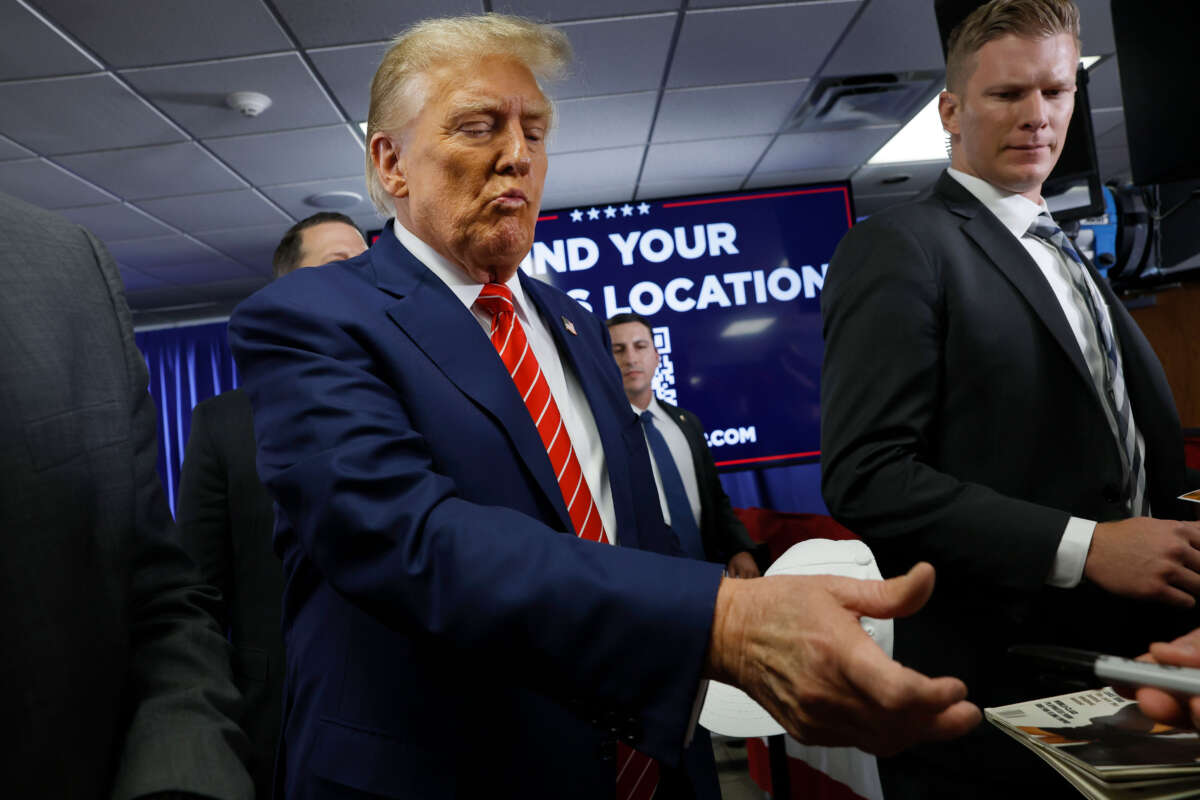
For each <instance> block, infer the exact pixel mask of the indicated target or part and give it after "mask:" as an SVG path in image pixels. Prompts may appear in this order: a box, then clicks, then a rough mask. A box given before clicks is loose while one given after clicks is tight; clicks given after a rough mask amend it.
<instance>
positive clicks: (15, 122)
mask: <svg viewBox="0 0 1200 800" xmlns="http://www.w3.org/2000/svg"><path fill="white" fill-rule="evenodd" d="M0 133H3V134H4V135H5V136H7V137H9V138H10V139H13V140H15V141H17V142H19V143H20V144H23V145H25V146H26V147H28V148H30V149H31V150H34V151H36V152H38V153H40V154H42V155H61V154H63V153H83V152H87V151H89V150H112V149H115V148H118V147H137V146H139V145H144V144H161V143H163V142H177V141H180V140H182V139H183V138H184V137H183V135H182V134H180V133H179V132H178V131H177V130H176V129H175V128H174V127H172V126H171V125H170V124H169V123H168V122H167V121H166V120H164V119H163V118H162V117H161V116H160V115H159V114H157V113H156V112H155V111H154V110H153V109H151V108H150V107H149V106H147V105H146V104H145V102H144V101H142V100H141V99H140V98H138V97H137V95H135V94H133V93H132V92H130V91H129V90H128V89H126V88H125V87H124V86H122V85H121V84H120V83H118V82H117V80H116V79H115V78H113V77H112V76H111V75H85V76H83V77H78V78H52V79H48V80H36V81H21V82H17V83H6V84H0Z"/></svg>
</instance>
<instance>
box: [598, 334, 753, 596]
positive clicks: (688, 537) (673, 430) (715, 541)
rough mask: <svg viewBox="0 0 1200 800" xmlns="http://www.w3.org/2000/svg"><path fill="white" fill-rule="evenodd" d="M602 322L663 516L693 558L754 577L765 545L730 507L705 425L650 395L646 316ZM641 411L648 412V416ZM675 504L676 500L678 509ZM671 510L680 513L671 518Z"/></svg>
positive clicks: (654, 363)
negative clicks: (642, 437) (667, 460)
mask: <svg viewBox="0 0 1200 800" xmlns="http://www.w3.org/2000/svg"><path fill="white" fill-rule="evenodd" d="M607 325H608V334H609V336H610V337H611V338H612V352H613V358H615V359H616V361H617V367H619V368H620V370H621V382H622V384H623V385H624V387H625V396H626V397H628V398H629V403H630V405H632V406H633V409H634V412H635V413H637V414H638V415H639V416H640V417H641V419H642V425H643V428H645V429H646V435H647V441H648V442H649V445H650V455H651V460H652V462H653V463H654V478H655V484H656V485H657V488H658V500H659V503H660V505H661V506H662V510H663V518H664V519H665V520H666V521H667V524H668V525H670V526H671V528H672V529H673V530H674V531H675V535H676V536H678V537H679V541H680V544H681V545H682V546H683V549H684V551H685V552H686V553H687V554H688V555H689V556H691V557H692V558H698V559H701V560H702V561H712V562H715V563H717V564H724V565H725V569H726V571H727V572H728V573H729V575H730V577H733V578H757V577H758V576H759V575H760V574H762V573H761V569H760V565H759V564H758V563H757V562H756V561H755V558H756V556H757V554H759V553H763V552H764V550H763V548H762V547H761V546H760V545H758V544H756V543H755V542H754V540H753V539H751V538H750V534H749V533H747V532H746V526H744V525H742V523H741V522H740V521H739V520H738V518H737V516H735V515H734V513H733V506H732V505H730V502H729V496H728V495H726V494H725V490H724V489H723V488H722V487H721V481H720V479H719V478H718V477H717V467H716V464H714V463H713V457H712V453H711V452H710V451H709V449H708V445H707V444H706V443H705V441H704V426H703V425H702V424H701V423H700V419H699V418H698V417H697V416H696V415H695V414H693V413H691V412H690V411H685V410H684V409H682V408H677V407H675V406H673V405H671V404H670V403H667V402H665V401H663V400H660V399H658V398H657V397H655V396H654V391H653V390H652V388H651V384H652V383H653V380H654V371H655V370H656V369H657V368H658V361H659V356H658V350H657V349H656V348H655V346H654V334H653V332H652V331H651V329H650V322H649V320H647V319H646V318H645V317H643V316H641V315H640V314H634V313H624V314H617V315H616V316H614V317H611V318H610V319H609V320H608V322H607ZM646 414H650V415H651V419H650V420H647V418H646ZM651 426H653V427H654V429H655V431H656V433H657V434H658V436H660V437H661V438H662V439H663V440H664V443H665V445H666V447H667V448H668V449H669V452H670V454H671V456H672V464H671V466H670V469H672V470H673V472H674V474H673V475H668V479H667V480H664V478H663V477H662V471H663V465H661V464H659V463H658V460H659V459H658V452H659V451H658V450H657V449H656V444H655V441H654V440H653V439H651V438H650V437H651V436H652V435H653V434H651V433H650V431H649V428H650V427H651ZM676 480H678V481H680V482H681V483H682V488H683V490H684V496H683V497H682V498H681V500H682V501H683V502H680V501H676V503H672V502H671V501H672V499H673V495H675V492H674V491H671V492H668V491H667V490H666V484H668V483H670V484H674V483H675V481H676ZM675 505H679V506H680V508H679V509H678V511H679V513H678V515H677V514H676V511H677V509H676V508H675V507H674V506H675ZM685 512H686V515H685ZM676 516H683V517H684V518H683V519H675V517H676ZM764 555H765V554H764Z"/></svg>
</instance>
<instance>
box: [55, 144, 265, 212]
mask: <svg viewBox="0 0 1200 800" xmlns="http://www.w3.org/2000/svg"><path fill="white" fill-rule="evenodd" d="M55 160H56V161H57V162H58V163H59V164H61V165H62V166H64V167H66V168H67V169H69V170H70V171H71V172H74V173H75V174H76V175H79V176H81V177H83V178H86V179H87V180H89V181H91V182H92V183H94V184H96V185H98V186H101V187H103V188H104V189H107V190H108V191H110V192H112V193H113V194H115V195H117V196H118V197H122V198H124V199H126V200H145V199H149V198H153V197H170V196H173V195H182V194H201V193H207V192H219V191H222V190H225V189H240V188H243V187H244V186H245V183H243V182H242V181H241V180H240V179H239V178H238V177H237V176H236V175H234V174H233V173H232V172H230V171H229V169H228V168H227V167H226V166H225V165H224V164H222V163H221V162H220V161H218V160H217V159H215V158H213V157H212V156H211V155H209V154H208V153H206V152H204V150H203V149H202V148H201V147H200V146H199V145H197V144H196V143H195V142H180V143H178V144H166V145H155V146H153V147H134V148H129V149H127V150H104V151H102V152H99V153H80V154H78V155H73V156H59V157H58V158H57V159H55Z"/></svg>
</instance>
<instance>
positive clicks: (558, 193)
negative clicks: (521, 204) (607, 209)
mask: <svg viewBox="0 0 1200 800" xmlns="http://www.w3.org/2000/svg"><path fill="white" fill-rule="evenodd" d="M632 199H633V181H632V180H631V181H629V182H628V183H622V184H614V185H604V186H602V185H596V186H564V187H560V188H557V189H555V190H554V191H553V192H547V193H546V194H545V195H544V196H543V197H542V208H543V209H544V210H547V211H550V210H558V211H570V210H572V209H575V208H581V209H586V208H588V207H591V206H604V205H607V204H609V203H625V202H628V201H630V200H632Z"/></svg>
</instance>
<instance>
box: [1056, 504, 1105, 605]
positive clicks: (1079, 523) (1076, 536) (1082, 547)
mask: <svg viewBox="0 0 1200 800" xmlns="http://www.w3.org/2000/svg"><path fill="white" fill-rule="evenodd" d="M1095 532H1096V523H1095V522H1094V521H1093V520H1090V519H1080V518H1079V517H1071V518H1070V519H1069V520H1067V528H1066V530H1064V531H1063V535H1062V540H1061V541H1059V543H1058V552H1056V553H1055V554H1054V563H1053V564H1051V565H1050V574H1049V575H1047V576H1046V583H1048V584H1049V585H1051V586H1057V587H1058V588H1060V589H1074V588H1075V587H1076V586H1078V585H1079V582H1080V581H1081V580H1083V565H1084V564H1085V563H1087V555H1088V550H1089V549H1091V546H1092V534H1093V533H1095Z"/></svg>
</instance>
